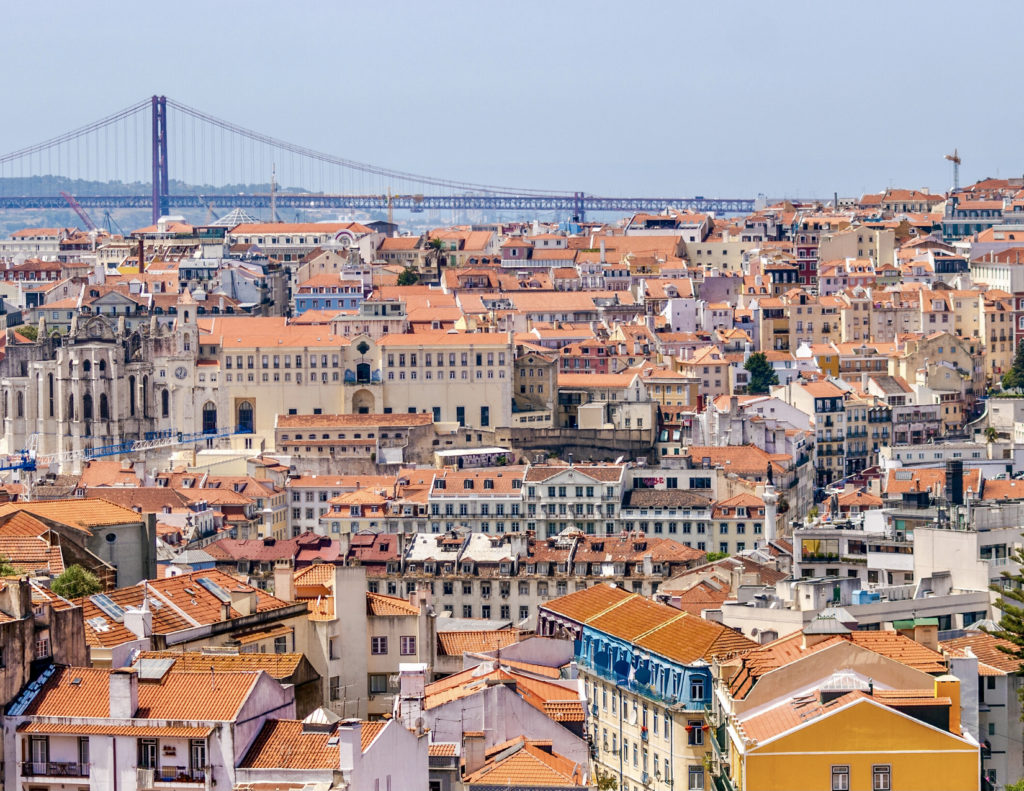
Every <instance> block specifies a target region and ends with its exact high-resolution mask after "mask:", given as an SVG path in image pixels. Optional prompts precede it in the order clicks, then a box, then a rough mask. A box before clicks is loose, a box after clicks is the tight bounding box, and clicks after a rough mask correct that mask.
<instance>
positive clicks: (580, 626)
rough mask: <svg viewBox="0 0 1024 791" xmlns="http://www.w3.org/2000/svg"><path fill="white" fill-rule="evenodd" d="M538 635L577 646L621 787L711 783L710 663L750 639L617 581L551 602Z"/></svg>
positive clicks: (591, 720)
mask: <svg viewBox="0 0 1024 791" xmlns="http://www.w3.org/2000/svg"><path fill="white" fill-rule="evenodd" d="M538 629H539V630H540V631H541V633H543V634H545V635H552V636H565V637H569V638H571V639H573V640H574V646H575V654H576V657H575V658H576V662H577V664H578V666H579V669H580V676H581V678H582V679H583V688H584V690H585V693H586V701H587V707H588V715H589V716H588V718H587V731H588V733H589V735H590V741H591V744H593V745H594V748H595V752H596V756H595V757H594V765H595V771H596V772H599V773H601V774H608V775H611V776H612V777H613V778H614V779H615V780H616V782H617V783H618V787H619V788H637V789H639V788H652V789H668V788H678V787H683V788H691V789H694V788H704V787H705V780H707V784H708V786H710V778H708V777H706V769H705V756H706V755H707V754H708V751H709V742H710V738H709V735H708V733H709V730H710V726H709V723H708V719H707V712H708V710H709V708H710V704H711V696H712V686H713V677H712V675H711V672H710V662H711V661H712V660H713V659H714V658H715V657H719V656H722V657H724V656H728V655H732V654H734V653H737V652H740V651H743V650H745V649H748V648H752V647H753V644H752V643H751V642H750V641H749V640H747V639H746V638H744V637H742V636H741V635H738V634H736V633H735V632H733V631H731V630H730V629H726V628H724V627H722V626H720V625H717V624H712V623H710V622H708V621H704V620H702V619H701V618H698V617H696V616H692V615H689V614H686V613H683V614H680V612H679V610H677V609H675V608H673V607H668V606H666V605H664V604H658V603H655V602H651V601H649V600H646V599H643V598H641V597H639V596H637V595H636V594H630V593H627V592H625V591H622V590H620V589H618V588H615V587H614V586H608V585H601V586H597V587H594V588H590V589H588V590H585V591H581V592H577V593H573V594H569V595H568V596H565V597H562V598H560V599H556V600H555V601H552V602H549V603H548V604H546V605H545V606H544V607H542V609H541V613H540V623H539V625H538Z"/></svg>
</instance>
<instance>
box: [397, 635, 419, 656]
mask: <svg viewBox="0 0 1024 791" xmlns="http://www.w3.org/2000/svg"><path fill="white" fill-rule="evenodd" d="M399 653H401V655H402V656H415V655H416V637H415V636H413V635H402V638H401V645H400V646H399Z"/></svg>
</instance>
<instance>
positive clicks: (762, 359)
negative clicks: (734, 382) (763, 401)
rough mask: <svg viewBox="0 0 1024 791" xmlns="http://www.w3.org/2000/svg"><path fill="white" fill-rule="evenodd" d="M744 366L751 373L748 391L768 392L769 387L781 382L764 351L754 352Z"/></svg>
mask: <svg viewBox="0 0 1024 791" xmlns="http://www.w3.org/2000/svg"><path fill="white" fill-rule="evenodd" d="M743 367H744V368H746V369H747V373H749V374H750V380H749V381H748V382H747V392H748V393H767V392H768V388H769V387H771V386H772V385H777V384H778V383H779V377H778V375H777V374H776V373H775V369H774V368H772V364H771V363H770V362H768V358H767V357H766V356H765V353H764V352H754V353H753V354H752V355H750V356H749V357H748V358H747V361H746V362H745V363H744V364H743Z"/></svg>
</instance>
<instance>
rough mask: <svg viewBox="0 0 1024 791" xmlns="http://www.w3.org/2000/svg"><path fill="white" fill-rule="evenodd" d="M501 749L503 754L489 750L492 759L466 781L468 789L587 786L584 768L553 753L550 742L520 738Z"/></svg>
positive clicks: (503, 745)
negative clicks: (540, 743) (540, 742)
mask: <svg viewBox="0 0 1024 791" xmlns="http://www.w3.org/2000/svg"><path fill="white" fill-rule="evenodd" d="M516 741H518V744H516ZM499 747H501V748H502V749H501V750H500V751H495V749H494V748H492V749H491V750H490V751H488V752H489V753H491V754H492V755H493V757H492V758H491V760H489V761H488V762H487V763H485V764H484V765H483V766H482V767H481V768H480V769H478V770H477V771H475V772H473V773H472V774H469V775H467V776H466V777H465V778H463V783H464V784H465V785H466V786H467V788H470V789H472V788H474V787H481V788H483V787H487V788H506V787H507V788H543V787H546V786H550V787H556V788H572V787H581V788H583V787H586V774H585V771H584V769H583V767H581V766H580V765H579V764H578V763H577V762H575V761H571V760H569V759H568V758H565V757H563V756H561V755H558V754H557V753H553V752H550V751H549V750H550V742H547V743H543V746H540V745H539V744H538V743H535V742H532V741H530V740H528V739H526V738H525V737H519V739H518V740H514V741H513V742H512V743H506V744H502V745H499ZM510 751H511V752H510Z"/></svg>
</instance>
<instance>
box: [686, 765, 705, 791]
mask: <svg viewBox="0 0 1024 791" xmlns="http://www.w3.org/2000/svg"><path fill="white" fill-rule="evenodd" d="M689 774H690V778H689V783H687V785H686V787H687V788H688V789H689V790H690V791H703V789H704V768H703V767H700V766H691V767H690V773H689Z"/></svg>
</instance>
